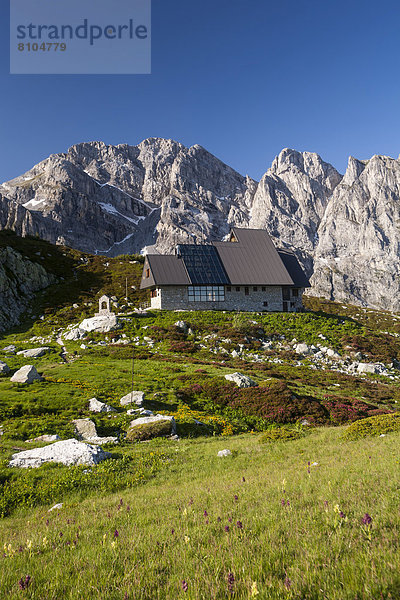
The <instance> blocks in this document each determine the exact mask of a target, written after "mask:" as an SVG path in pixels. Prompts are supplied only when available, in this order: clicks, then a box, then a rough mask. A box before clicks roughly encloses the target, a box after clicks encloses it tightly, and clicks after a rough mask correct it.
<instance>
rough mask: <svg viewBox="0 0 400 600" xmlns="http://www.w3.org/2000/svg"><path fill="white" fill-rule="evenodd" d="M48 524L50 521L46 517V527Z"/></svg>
mask: <svg viewBox="0 0 400 600" xmlns="http://www.w3.org/2000/svg"><path fill="white" fill-rule="evenodd" d="M49 524H50V521H49V520H48V519H46V525H47V527H48V526H49Z"/></svg>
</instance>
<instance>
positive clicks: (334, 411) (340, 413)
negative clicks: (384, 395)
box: [322, 394, 390, 425]
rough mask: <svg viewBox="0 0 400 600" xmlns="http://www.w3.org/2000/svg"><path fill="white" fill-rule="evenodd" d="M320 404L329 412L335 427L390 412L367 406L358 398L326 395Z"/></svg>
mask: <svg viewBox="0 0 400 600" xmlns="http://www.w3.org/2000/svg"><path fill="white" fill-rule="evenodd" d="M322 404H323V405H324V406H325V408H326V409H327V410H328V411H329V415H330V419H331V421H332V423H334V424H335V425H343V424H345V423H349V422H353V421H358V420H359V419H363V418H364V417H371V416H373V415H378V414H386V413H388V412H390V411H388V410H386V409H384V408H377V407H376V406H373V405H371V404H367V403H366V402H363V401H362V400H359V399H358V398H339V397H335V396H331V395H328V394H326V395H325V396H324V399H323V400H322Z"/></svg>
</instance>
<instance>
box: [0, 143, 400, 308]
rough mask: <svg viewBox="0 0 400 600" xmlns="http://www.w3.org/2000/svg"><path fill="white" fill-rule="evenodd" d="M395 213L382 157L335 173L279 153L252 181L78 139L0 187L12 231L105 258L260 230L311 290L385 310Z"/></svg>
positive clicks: (218, 166) (391, 298)
mask: <svg viewBox="0 0 400 600" xmlns="http://www.w3.org/2000/svg"><path fill="white" fill-rule="evenodd" d="M399 207H400V162H399V160H396V159H393V158H390V157H387V156H380V155H375V156H373V157H372V158H371V159H369V160H358V159H356V158H354V157H350V158H349V163H348V167H347V170H346V173H345V175H344V176H343V177H342V175H341V174H340V173H339V172H338V171H337V170H336V169H335V168H334V167H333V166H332V165H330V164H329V163H327V162H325V161H324V160H322V158H321V157H320V156H319V155H318V154H316V153H313V152H299V151H297V150H293V149H291V148H284V149H283V150H282V151H281V152H280V153H279V154H278V155H277V156H276V158H275V159H274V161H273V162H272V165H271V167H270V168H269V169H268V170H267V171H266V173H265V174H264V175H263V177H262V178H261V180H260V181H259V182H257V181H254V180H253V179H252V178H250V177H248V176H246V177H244V176H243V175H241V174H240V173H238V172H237V171H235V170H234V169H232V168H231V167H229V166H228V165H226V164H225V163H224V162H222V161H221V160H219V159H218V158H217V157H215V156H214V155H212V154H211V153H210V152H209V151H208V150H206V149H205V148H203V147H202V146H200V145H198V144H195V145H193V146H191V147H190V148H187V147H185V146H184V145H183V144H181V143H179V142H177V141H174V140H171V139H163V138H148V139H146V140H143V141H142V142H140V143H139V144H138V145H136V146H131V145H129V144H119V145H116V146H114V145H109V144H106V143H104V142H102V141H92V142H83V143H79V144H76V145H74V146H72V147H71V148H69V149H68V151H67V152H66V153H60V154H52V155H51V156H49V158H47V159H46V160H44V161H42V162H40V163H38V164H37V165H36V166H34V167H33V168H32V169H30V170H29V171H28V172H27V173H24V174H23V175H21V176H20V177H16V178H15V179H13V180H11V181H9V182H5V183H4V184H3V185H2V186H0V227H1V228H10V229H13V230H14V231H16V232H17V233H19V234H20V235H26V234H32V235H39V236H40V237H42V238H44V239H47V240H49V241H51V242H53V243H63V244H66V245H68V246H71V247H74V248H77V249H80V250H83V251H87V252H92V253H101V254H108V255H110V256H116V255H118V254H123V253H130V252H138V251H141V250H142V249H143V248H144V247H145V246H155V248H156V249H157V250H158V251H160V252H169V251H171V250H172V248H173V247H174V245H175V244H177V243H179V242H181V243H185V242H190V243H193V242H203V241H204V240H219V239H222V238H223V237H224V236H226V235H227V233H228V232H229V229H230V227H232V226H239V227H254V228H262V229H266V230H267V231H268V232H269V233H270V235H271V236H272V237H273V238H274V240H275V243H276V244H277V245H279V246H283V247H286V248H291V249H293V250H294V252H295V253H296V254H297V256H298V258H299V260H300V261H301V262H302V264H303V266H304V267H305V269H306V271H307V273H308V275H311V274H312V273H313V272H314V275H313V280H312V281H313V285H314V289H313V290H312V293H316V294H320V295H323V296H326V297H329V298H332V299H339V300H347V301H352V302H356V303H361V304H362V303H364V304H371V305H373V306H376V307H383V308H390V307H392V308H393V307H398V308H396V310H397V309H398V310H400V301H399V302H398V301H397V298H398V297H400V293H399V292H400V289H398V287H399V284H397V283H396V282H397V281H399V280H400V268H399V262H400V261H399V255H400V234H399V231H400V226H399V224H400V208H399ZM355 264H357V268H355V266H354V265H355Z"/></svg>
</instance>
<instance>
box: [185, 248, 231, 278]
mask: <svg viewBox="0 0 400 600" xmlns="http://www.w3.org/2000/svg"><path fill="white" fill-rule="evenodd" d="M178 255H180V256H181V258H182V260H183V262H184V265H185V267H186V271H187V274H188V276H189V279H190V281H191V283H192V284H193V285H202V284H205V285H206V284H209V285H210V284H211V285H223V284H229V279H228V276H227V274H226V272H225V269H224V267H223V264H222V262H221V259H220V257H219V255H218V252H217V250H216V248H214V246H200V245H198V246H197V245H195V244H180V245H179V246H178Z"/></svg>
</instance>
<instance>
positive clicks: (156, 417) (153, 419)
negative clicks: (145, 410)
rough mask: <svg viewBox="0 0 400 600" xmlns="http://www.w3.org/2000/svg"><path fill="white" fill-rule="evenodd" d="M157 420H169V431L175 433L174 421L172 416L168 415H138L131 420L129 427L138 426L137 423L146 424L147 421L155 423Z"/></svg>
mask: <svg viewBox="0 0 400 600" xmlns="http://www.w3.org/2000/svg"><path fill="white" fill-rule="evenodd" d="M159 421H169V423H170V430H171V433H172V434H174V433H176V422H175V419H174V417H172V416H170V415H152V416H150V417H139V418H138V419H134V420H133V421H131V424H130V428H134V427H138V426H139V425H147V424H149V423H157V422H159Z"/></svg>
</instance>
